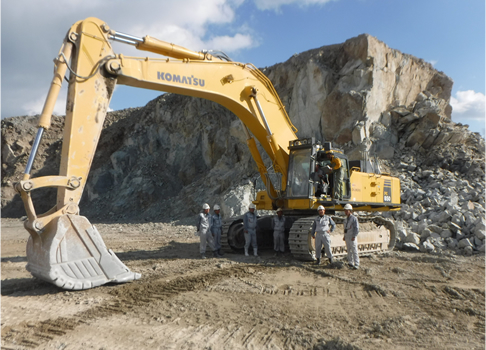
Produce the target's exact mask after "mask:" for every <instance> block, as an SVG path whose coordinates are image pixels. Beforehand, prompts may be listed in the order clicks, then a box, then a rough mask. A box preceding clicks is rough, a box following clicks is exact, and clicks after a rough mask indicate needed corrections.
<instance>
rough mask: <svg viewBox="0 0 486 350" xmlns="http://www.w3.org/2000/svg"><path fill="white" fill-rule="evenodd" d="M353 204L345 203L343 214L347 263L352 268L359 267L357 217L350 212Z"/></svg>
mask: <svg viewBox="0 0 486 350" xmlns="http://www.w3.org/2000/svg"><path fill="white" fill-rule="evenodd" d="M352 211H353V206H352V205H351V204H346V205H345V206H344V214H346V220H345V221H344V237H343V241H345V242H346V250H347V251H348V265H349V267H351V268H352V269H355V270H357V269H359V255H358V234H359V222H358V218H357V217H356V216H354V215H353V214H352Z"/></svg>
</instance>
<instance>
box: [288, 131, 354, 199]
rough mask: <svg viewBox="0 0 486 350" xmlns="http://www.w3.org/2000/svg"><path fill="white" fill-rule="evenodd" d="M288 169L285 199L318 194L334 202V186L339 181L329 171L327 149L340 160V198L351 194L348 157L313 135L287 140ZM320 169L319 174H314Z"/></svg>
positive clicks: (334, 174) (316, 195)
mask: <svg viewBox="0 0 486 350" xmlns="http://www.w3.org/2000/svg"><path fill="white" fill-rule="evenodd" d="M289 150H290V154H289V171H288V177H287V198H289V199H297V198H312V197H318V198H319V199H320V200H323V201H328V202H329V201H334V200H335V198H334V186H335V185H336V182H337V181H338V179H337V176H336V173H335V172H332V171H330V170H328V169H329V168H328V166H329V165H330V159H329V157H328V153H329V152H331V151H332V152H333V153H334V156H335V157H338V158H339V159H340V160H341V166H342V172H343V183H342V193H341V198H342V199H343V200H349V198H350V197H351V182H350V171H349V170H350V168H349V161H348V158H347V157H346V156H345V155H344V154H343V153H342V151H340V150H338V149H333V148H332V145H331V142H324V145H321V143H320V142H319V141H315V139H314V138H313V137H312V138H305V139H299V140H294V141H291V142H290V143H289ZM319 169H320V170H321V172H320V174H321V176H320V177H318V176H317V175H316V174H317V172H318V171H319Z"/></svg>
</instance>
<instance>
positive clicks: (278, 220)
mask: <svg viewBox="0 0 486 350" xmlns="http://www.w3.org/2000/svg"><path fill="white" fill-rule="evenodd" d="M272 228H273V250H275V256H279V255H282V254H283V253H284V252H285V243H284V240H285V217H284V216H283V209H282V208H278V209H277V215H275V216H274V217H273V218H272Z"/></svg>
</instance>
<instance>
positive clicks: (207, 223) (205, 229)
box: [196, 203, 216, 259]
mask: <svg viewBox="0 0 486 350" xmlns="http://www.w3.org/2000/svg"><path fill="white" fill-rule="evenodd" d="M202 208H203V210H202V212H201V213H199V217H198V222H197V225H196V227H197V234H198V235H199V253H200V254H201V258H202V259H206V245H207V244H209V248H211V250H213V252H214V241H213V235H212V233H211V221H212V220H211V215H209V204H207V203H204V204H203V207H202ZM214 255H215V256H216V252H214Z"/></svg>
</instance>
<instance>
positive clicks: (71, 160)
mask: <svg viewBox="0 0 486 350" xmlns="http://www.w3.org/2000/svg"><path fill="white" fill-rule="evenodd" d="M113 41H115V42H122V43H125V44H128V45H133V46H135V47H136V48H137V49H138V50H144V51H149V52H152V53H156V54H159V55H162V56H165V57H163V58H148V57H143V58H142V57H129V56H124V55H122V54H115V52H114V51H113V48H112V44H111V43H112V42H113ZM68 71H69V73H68ZM65 78H66V79H67V80H68V82H69V86H68V98H67V104H66V117H65V126H64V134H63V146H62V154H61V164H60V169H59V175H58V176H44V177H37V178H31V175H30V173H31V171H32V165H33V162H34V159H35V157H36V154H37V151H38V146H39V143H40V141H41V139H42V135H43V133H44V131H45V130H47V129H48V128H49V126H50V120H51V116H52V112H53V109H54V105H55V103H56V100H57V97H58V94H59V91H60V88H61V84H62V82H63V80H64V79H65ZM116 84H124V85H129V86H133V87H139V88H144V89H152V90H159V91H164V92H171V93H177V94H182V95H188V96H194V97H200V98H205V99H208V100H211V101H214V102H216V103H218V104H220V105H222V106H224V107H226V108H227V109H229V110H230V111H232V112H233V113H234V114H235V115H236V116H237V117H238V118H239V119H240V120H241V122H242V125H243V130H244V132H245V133H246V137H247V144H248V148H249V150H250V152H251V155H252V157H253V159H254V160H255V162H256V165H257V167H258V171H259V173H260V176H261V179H262V181H263V183H264V185H265V187H266V190H265V191H261V192H258V193H257V195H256V199H255V200H254V201H253V203H254V204H255V205H256V207H257V209H259V210H275V209H276V208H277V207H281V208H283V211H284V213H285V216H286V220H287V221H286V234H287V246H288V249H289V250H290V252H291V253H292V254H293V255H294V256H295V257H296V258H299V259H303V260H312V259H314V256H315V252H314V243H313V241H312V239H311V238H310V237H311V236H310V234H309V228H310V225H311V223H312V219H313V217H315V216H316V213H317V211H316V208H317V207H318V206H319V205H323V206H324V207H326V208H327V209H328V210H327V213H331V214H332V213H335V212H336V211H342V210H343V207H344V205H345V204H347V203H350V204H352V205H353V207H354V209H355V210H356V211H365V212H381V211H390V210H399V208H400V182H399V180H398V179H397V178H394V177H391V176H389V175H387V174H379V173H377V172H364V169H365V165H366V164H365V162H359V161H358V162H356V161H355V162H352V161H348V159H347V158H346V156H345V155H344V154H343V152H342V150H340V149H336V148H333V147H332V144H331V143H330V142H323V143H322V144H321V143H320V142H318V141H316V140H315V139H314V138H303V139H299V138H298V137H297V135H296V131H297V129H296V128H295V127H294V126H293V125H292V122H291V121H290V119H289V117H288V115H287V113H286V111H285V108H284V105H283V104H282V102H281V101H280V98H279V97H278V95H277V92H276V91H275V89H274V87H273V85H272V83H271V82H270V80H269V79H268V78H267V77H266V76H265V75H264V74H263V73H262V72H260V71H259V70H258V69H257V68H256V67H255V66H253V65H252V64H243V63H238V62H233V61H231V60H230V59H229V58H228V57H227V56H226V55H225V54H224V53H222V52H213V51H201V52H195V51H191V50H188V49H186V48H184V47H181V46H178V45H174V44H171V43H168V42H164V41H161V40H158V39H155V38H152V37H150V36H145V37H143V38H139V37H135V36H132V35H127V34H123V33H119V32H116V31H115V30H113V29H111V28H110V27H109V26H108V25H107V24H106V23H104V22H103V21H101V20H99V19H97V18H87V19H85V20H82V21H79V22H77V23H75V24H74V25H73V26H72V27H71V28H70V29H69V31H68V33H67V34H66V37H65V39H64V42H63V45H62V47H61V50H60V51H59V55H58V56H57V58H56V59H55V70H54V78H53V80H52V83H51V87H50V90H49V93H48V96H47V99H46V102H45V105H44V108H43V111H42V114H41V116H40V118H39V129H38V132H37V135H36V137H35V139H34V142H33V146H32V150H31V154H30V156H29V159H28V162H27V165H26V170H25V173H24V176H23V179H22V180H21V181H20V182H19V183H17V184H16V190H17V191H18V192H19V193H20V195H21V198H22V200H23V202H24V206H25V209H26V212H27V220H26V221H25V228H26V229H27V230H28V232H29V233H30V236H29V240H28V243H27V266H26V268H27V270H28V271H30V272H31V273H32V275H34V276H35V277H38V278H40V279H43V280H45V281H48V282H50V283H53V284H55V285H57V286H59V287H61V288H64V289H74V290H79V289H88V288H92V287H96V286H99V285H103V284H105V283H123V282H128V281H132V280H136V279H138V278H140V277H141V275H140V274H139V273H134V272H131V271H130V270H129V269H128V267H127V266H126V265H124V264H123V263H122V262H121V261H120V260H119V259H118V257H117V256H116V255H115V254H114V252H113V251H111V250H109V249H107V248H106V246H105V244H104V242H103V239H102V238H101V235H100V234H99V232H98V231H97V229H96V228H95V227H94V226H93V225H91V223H90V222H89V221H88V219H87V218H86V217H83V216H80V215H79V206H78V204H79V201H80V199H81V195H82V193H83V189H84V187H85V185H86V180H87V178H88V173H89V170H90V167H91V163H92V160H93V157H94V153H95V150H96V147H97V144H98V140H99V137H100V133H101V130H102V127H103V122H104V119H105V116H106V113H107V110H108V106H109V103H110V99H111V96H112V94H113V91H114V89H115V85H116ZM255 139H256V140H258V142H259V143H260V145H261V147H262V148H263V150H264V151H265V152H266V154H267V155H268V157H269V159H270V160H271V162H272V166H271V167H269V168H270V169H267V167H266V166H265V164H264V161H263V158H262V155H261V154H260V153H259V150H258V148H257V144H256V141H255ZM329 153H333V154H334V156H335V157H338V158H339V159H340V161H341V164H342V167H341V171H342V174H341V176H340V177H339V178H338V177H336V175H335V173H334V174H333V173H330V174H328V173H325V172H321V175H322V176H320V177H318V178H316V177H315V176H314V177H313V172H314V171H316V170H318V169H319V167H322V169H328V167H326V162H328V160H329V157H328V154H329ZM313 179H317V181H314V180H313ZM44 187H56V188H57V202H56V204H55V205H54V207H53V208H52V209H51V210H49V211H48V212H46V213H43V214H39V215H38V214H37V213H36V212H35V208H34V204H33V202H32V198H31V193H32V191H34V190H36V189H39V188H44ZM336 188H339V189H340V190H339V191H336ZM334 218H335V221H337V223H341V222H342V219H341V217H340V216H335V217H334ZM361 221H362V225H365V224H366V223H365V221H366V222H368V223H369V224H370V225H371V226H370V227H367V228H366V229H363V228H364V226H363V228H362V229H361V233H360V237H359V239H360V240H359V243H360V244H359V250H360V251H361V252H371V251H380V250H387V249H391V248H393V246H394V244H395V229H394V225H393V222H392V221H390V220H387V219H384V218H381V217H379V216H376V217H373V216H371V215H368V216H367V219H366V220H364V221H363V219H361ZM338 226H339V225H338ZM258 227H259V228H258V231H257V234H258V240H259V241H260V240H261V241H262V242H264V241H265V240H271V228H270V216H264V217H260V218H259V226H258ZM335 232H338V233H339V230H337V231H335ZM341 232H342V231H341ZM269 237H270V238H269ZM222 241H223V243H222V244H223V248H225V249H227V250H230V249H241V248H242V247H243V244H244V238H243V232H242V220H241V217H239V218H234V219H228V220H226V221H225V222H224V225H223V237H222ZM332 249H333V252H334V254H335V255H342V254H345V244H344V242H343V241H342V236H339V235H336V236H333V238H332Z"/></svg>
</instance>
